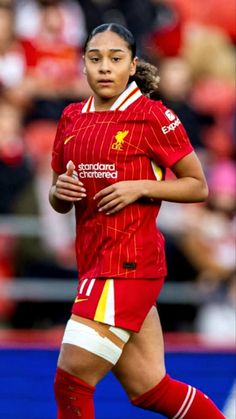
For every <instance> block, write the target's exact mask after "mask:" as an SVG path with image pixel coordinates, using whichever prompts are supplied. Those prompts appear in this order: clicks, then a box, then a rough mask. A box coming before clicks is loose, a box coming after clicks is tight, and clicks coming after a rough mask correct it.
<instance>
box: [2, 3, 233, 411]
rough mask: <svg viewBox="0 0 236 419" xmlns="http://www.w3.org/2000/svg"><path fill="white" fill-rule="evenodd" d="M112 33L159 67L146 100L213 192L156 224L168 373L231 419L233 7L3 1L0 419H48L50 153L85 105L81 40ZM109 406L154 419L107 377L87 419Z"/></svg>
mask: <svg viewBox="0 0 236 419" xmlns="http://www.w3.org/2000/svg"><path fill="white" fill-rule="evenodd" d="M111 21H115V22H118V23H122V24H125V25H127V26H128V27H129V28H130V29H131V31H132V32H133V33H134V35H135V36H136V39H137V43H138V54H139V57H141V58H144V59H146V60H148V61H150V62H152V63H153V64H155V65H157V67H158V69H159V74H160V78H161V81H160V88H159V93H158V95H156V96H155V97H153V99H154V100H159V99H161V100H162V101H163V102H164V103H165V104H166V105H167V106H169V107H170V108H172V109H174V110H175V112H176V113H177V115H178V116H179V117H180V119H181V120H182V122H183V123H184V125H185V127H186V130H187V132H188V134H189V137H190V139H191V141H192V144H193V145H194V147H195V149H196V152H197V153H198V156H199V158H200V159H201V162H202V164H203V167H204V170H205V173H206V176H207V180H208V183H209V187H210V194H209V199H208V201H207V202H206V203H204V204H200V205H199V204H198V205H184V206H182V205H181V204H178V205H177V204H169V203H164V204H163V209H162V211H161V214H160V219H159V220H158V223H159V226H160V228H161V230H162V231H163V233H164V234H165V237H166V251H167V261H168V269H169V273H168V276H167V279H166V284H165V287H164V289H163V291H162V294H161V296H160V300H159V301H158V309H159V313H160V316H161V321H162V325H163V330H164V333H165V340H166V349H167V353H166V362H167V367H168V369H169V371H170V372H171V373H172V374H173V375H174V376H176V377H179V378H180V379H185V380H187V381H188V382H190V383H192V384H193V385H194V384H195V385H197V386H198V387H199V388H200V389H202V390H203V391H205V392H206V393H208V394H209V395H210V396H211V397H212V398H213V399H214V401H215V402H216V403H217V405H218V406H219V407H220V408H222V409H223V410H224V412H225V414H226V417H227V419H235V417H236V412H235V403H236V402H235V386H236V385H235V371H236V360H235V330H236V327H235V326H236V315H235V308H236V307H235V304H236V278H235V254H236V252H235V244H236V241H235V238H236V228H235V221H236V217H235V203H236V199H235V198H236V169H235V167H236V166H235V156H236V154H235V127H236V113H235V110H236V106H235V45H236V3H235V1H234V0H228V1H227V2H219V1H218V0H208V1H207V2H206V1H203V0H198V1H193V0H192V1H191V0H129V1H126V0H81V1H76V0H68V1H63V0H61V1H59V0H15V1H13V0H0V416H1V417H2V418H4V419H5V418H6V419H11V418H13V417H14V418H15V417H17V419H53V418H55V415H56V413H55V402H54V398H53V391H52V382H53V375H54V370H55V365H56V359H57V355H58V350H59V344H60V338H61V335H62V333H63V325H64V324H65V322H66V321H67V319H68V316H69V313H70V308H71V303H72V301H73V298H74V296H75V290H76V286H77V280H76V276H77V274H76V268H75V257H74V247H73V246H74V244H73V240H74V236H73V235H74V233H73V227H74V221H73V214H69V215H68V216H61V215H59V214H56V213H55V212H54V211H53V210H52V209H51V208H50V207H49V205H48V198H47V196H48V190H49V187H50V182H51V172H50V152H51V148H52V143H53V139H54V135H55V130H56V125H57V121H58V119H59V117H60V114H61V112H62V109H63V108H64V107H65V106H66V105H67V104H68V103H70V102H72V101H79V100H82V99H84V98H86V97H88V96H89V94H90V90H89V87H88V85H87V83H86V80H85V79H84V75H83V72H82V69H83V61H82V55H83V43H84V41H85V39H86V36H87V34H88V32H89V31H90V30H91V29H92V28H93V27H94V26H96V25H98V24H101V23H104V22H111ZM111 387H112V389H111ZM112 403H116V404H117V406H118V407H119V409H117V416H116V417H115V416H114V414H113V416H112V418H113V419H116V418H117V419H118V418H119V419H120V418H121V417H123V418H124V419H128V418H129V419H132V418H135V419H138V418H147V419H148V418H150V419H151V418H152V417H157V416H156V415H154V414H151V413H147V412H144V411H139V410H138V409H135V408H134V407H132V406H130V405H129V404H128V402H127V399H126V396H125V394H124V393H123V391H122V389H121V388H120V386H119V384H118V383H117V382H116V381H115V379H114V378H113V377H112V375H108V377H107V378H106V379H105V380H104V381H103V382H102V383H100V385H99V386H98V389H97V392H96V404H97V409H98V413H97V418H98V419H106V418H111V416H110V413H109V412H111V410H112V409H111V408H110V409H109V406H111V405H112ZM203 419H205V418H203ZM206 419H207V418H206Z"/></svg>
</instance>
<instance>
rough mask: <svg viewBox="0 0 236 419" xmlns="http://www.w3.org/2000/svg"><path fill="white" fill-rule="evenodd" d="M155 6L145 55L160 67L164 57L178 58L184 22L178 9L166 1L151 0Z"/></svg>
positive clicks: (146, 40) (145, 42)
mask: <svg viewBox="0 0 236 419" xmlns="http://www.w3.org/2000/svg"><path fill="white" fill-rule="evenodd" d="M149 3H150V4H152V6H153V19H152V22H150V23H151V24H150V25H149V30H148V32H147V34H146V37H144V42H143V44H144V53H145V56H146V57H147V59H148V60H150V61H151V62H152V63H154V64H156V65H158V63H159V61H160V60H161V59H162V58H164V57H174V56H177V55H178V54H179V53H180V51H181V46H182V37H183V33H182V32H183V30H182V21H181V19H180V15H179V12H178V10H177V9H176V7H175V6H174V5H173V4H172V3H170V2H167V1H166V0H149Z"/></svg>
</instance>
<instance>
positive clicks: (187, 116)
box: [152, 56, 208, 149]
mask: <svg viewBox="0 0 236 419" xmlns="http://www.w3.org/2000/svg"><path fill="white" fill-rule="evenodd" d="M159 75H160V84H159V90H158V94H155V96H152V98H153V99H161V100H162V101H163V103H164V104H165V105H166V106H167V107H169V108H170V109H173V110H174V111H175V113H176V114H177V115H178V117H179V118H180V120H181V121H182V123H183V124H184V126H185V129H186V131H187V133H188V135H189V138H190V140H191V142H192V144H193V146H194V147H195V148H196V149H200V148H202V147H203V143H202V140H201V128H202V126H204V122H205V121H206V122H207V121H208V118H207V116H205V118H204V116H203V115H201V114H199V113H198V112H197V111H195V109H194V108H193V107H192V106H191V104H190V103H189V99H190V96H191V91H192V75H191V68H190V66H189V64H188V62H187V61H186V60H185V59H184V58H182V57H181V56H178V57H168V58H163V59H162V60H161V62H160V64H159Z"/></svg>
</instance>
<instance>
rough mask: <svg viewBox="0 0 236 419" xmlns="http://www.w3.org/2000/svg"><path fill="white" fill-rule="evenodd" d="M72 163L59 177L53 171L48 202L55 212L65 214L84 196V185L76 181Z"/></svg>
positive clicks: (76, 177)
mask: <svg viewBox="0 0 236 419" xmlns="http://www.w3.org/2000/svg"><path fill="white" fill-rule="evenodd" d="M74 169H75V166H74V164H73V162H71V161H70V162H69V163H68V165H67V171H66V172H65V173H63V174H61V175H59V174H58V173H56V172H55V171H53V179H52V186H51V188H50V191H49V202H50V204H51V206H52V207H53V208H54V210H55V211H57V212H60V213H62V214H64V213H67V212H69V211H70V210H71V208H72V207H73V204H74V202H77V201H80V200H81V199H83V198H84V197H85V196H86V190H85V188H84V185H83V183H82V182H80V180H79V179H78V176H77V175H76V172H75V170H74Z"/></svg>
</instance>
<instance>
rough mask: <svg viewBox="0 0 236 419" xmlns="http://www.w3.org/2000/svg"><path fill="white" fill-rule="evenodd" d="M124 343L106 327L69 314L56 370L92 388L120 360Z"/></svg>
mask: <svg viewBox="0 0 236 419" xmlns="http://www.w3.org/2000/svg"><path fill="white" fill-rule="evenodd" d="M129 336H130V335H129V334H128V337H129ZM125 337H126V335H125ZM124 344H125V342H123V341H122V340H121V339H119V337H117V336H115V335H114V334H113V333H112V331H111V330H110V329H109V326H108V325H105V324H99V323H97V322H94V321H93V320H91V319H85V318H81V317H78V316H75V315H72V316H71V319H70V320H69V321H68V323H67V326H66V328H65V332H64V336H63V339H62V345H61V350H60V354H59V358H58V367H59V368H61V369H63V370H65V371H67V372H69V373H70V374H72V375H75V376H78V377H79V378H81V379H83V380H84V381H86V382H87V383H89V384H91V385H96V384H97V382H98V381H99V380H100V379H101V378H102V377H103V376H104V375H105V374H106V373H107V372H108V371H109V370H110V369H111V368H112V366H113V365H114V364H115V362H116V361H117V359H118V358H119V357H120V354H121V353H122V349H123V347H124Z"/></svg>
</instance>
